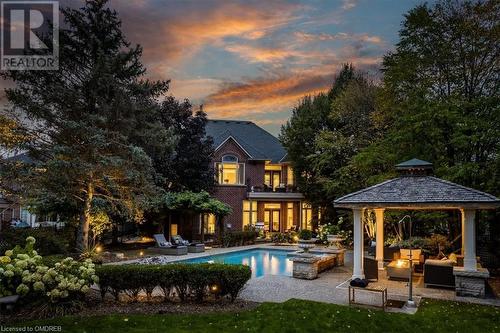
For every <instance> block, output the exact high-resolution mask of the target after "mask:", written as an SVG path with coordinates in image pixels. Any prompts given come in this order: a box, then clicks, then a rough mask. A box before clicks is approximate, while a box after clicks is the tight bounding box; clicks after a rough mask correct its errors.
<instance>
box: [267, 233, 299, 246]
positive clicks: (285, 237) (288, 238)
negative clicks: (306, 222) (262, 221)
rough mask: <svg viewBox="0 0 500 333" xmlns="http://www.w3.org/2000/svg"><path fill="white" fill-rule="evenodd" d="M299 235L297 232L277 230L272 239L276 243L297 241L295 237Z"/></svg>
mask: <svg viewBox="0 0 500 333" xmlns="http://www.w3.org/2000/svg"><path fill="white" fill-rule="evenodd" d="M296 236H297V233H296V232H293V231H292V232H276V233H273V234H272V235H271V240H272V242H273V243H276V244H283V243H290V244H293V243H296V240H295V237H296Z"/></svg>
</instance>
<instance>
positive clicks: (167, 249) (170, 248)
mask: <svg viewBox="0 0 500 333" xmlns="http://www.w3.org/2000/svg"><path fill="white" fill-rule="evenodd" d="M153 237H154V239H155V241H156V248H157V249H161V251H162V252H163V253H164V254H169V255H173V256H180V255H183V254H187V253H188V248H187V246H185V245H172V243H170V242H167V240H166V239H165V235H163V234H155V235H153Z"/></svg>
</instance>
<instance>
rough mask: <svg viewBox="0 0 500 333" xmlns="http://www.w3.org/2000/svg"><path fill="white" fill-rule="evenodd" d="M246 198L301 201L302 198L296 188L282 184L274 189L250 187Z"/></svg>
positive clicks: (265, 186) (264, 186)
mask: <svg viewBox="0 0 500 333" xmlns="http://www.w3.org/2000/svg"><path fill="white" fill-rule="evenodd" d="M247 196H248V199H262V200H301V199H303V198H304V196H303V195H302V193H300V192H299V191H298V188H297V187H296V186H292V185H286V186H285V185H284V184H282V185H280V186H278V187H276V188H274V189H273V188H272V187H270V186H267V185H263V186H252V187H251V188H250V191H249V192H248V195H247Z"/></svg>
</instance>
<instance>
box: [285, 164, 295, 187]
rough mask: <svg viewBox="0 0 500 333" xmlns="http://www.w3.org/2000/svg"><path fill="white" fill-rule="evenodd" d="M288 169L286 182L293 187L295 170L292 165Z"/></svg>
mask: <svg viewBox="0 0 500 333" xmlns="http://www.w3.org/2000/svg"><path fill="white" fill-rule="evenodd" d="M286 169H287V174H286V182H287V183H288V185H293V184H294V179H293V169H292V167H291V166H290V165H289V166H288V167H287V168H286Z"/></svg>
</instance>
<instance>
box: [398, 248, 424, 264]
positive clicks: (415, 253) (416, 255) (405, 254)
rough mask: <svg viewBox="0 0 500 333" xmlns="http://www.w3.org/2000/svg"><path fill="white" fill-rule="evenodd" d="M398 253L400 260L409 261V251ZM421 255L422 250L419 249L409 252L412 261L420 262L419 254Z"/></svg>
mask: <svg viewBox="0 0 500 333" xmlns="http://www.w3.org/2000/svg"><path fill="white" fill-rule="evenodd" d="M399 253H400V255H401V256H400V259H406V260H409V259H410V250H409V249H401V250H399ZM421 253H422V250H420V249H413V250H411V255H412V257H413V261H414V262H415V261H420V254H421Z"/></svg>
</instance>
